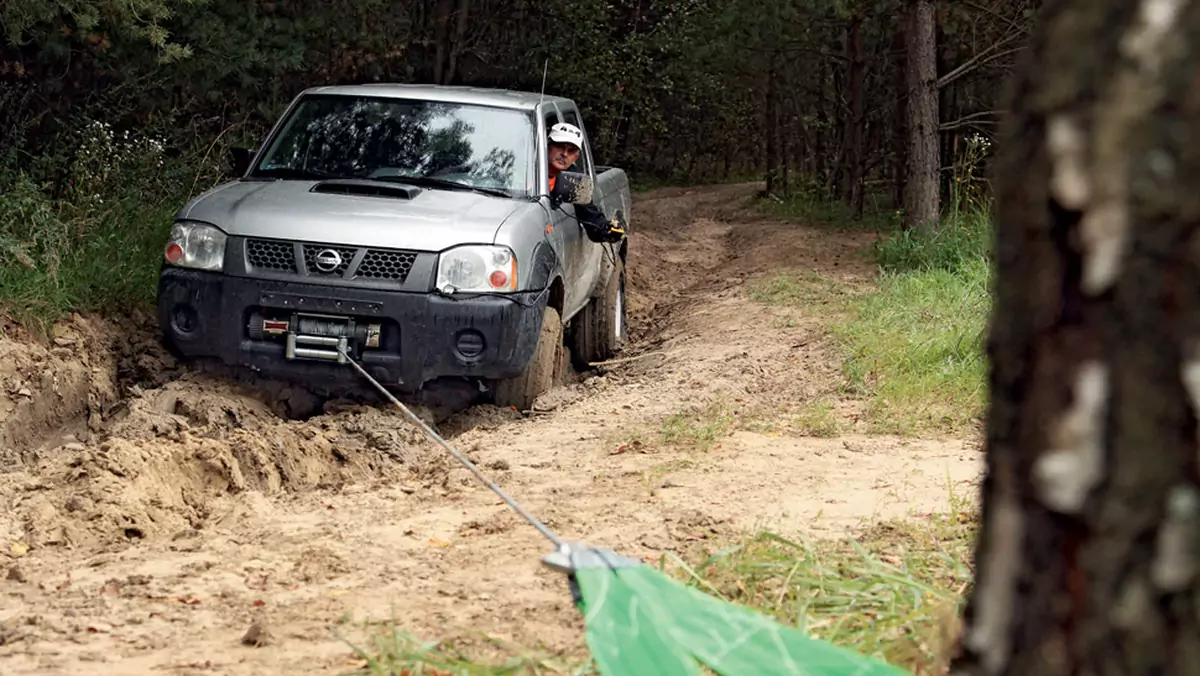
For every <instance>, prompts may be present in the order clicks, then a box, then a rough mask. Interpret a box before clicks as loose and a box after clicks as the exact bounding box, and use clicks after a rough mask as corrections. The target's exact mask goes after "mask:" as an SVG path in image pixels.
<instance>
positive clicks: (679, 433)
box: [662, 400, 735, 451]
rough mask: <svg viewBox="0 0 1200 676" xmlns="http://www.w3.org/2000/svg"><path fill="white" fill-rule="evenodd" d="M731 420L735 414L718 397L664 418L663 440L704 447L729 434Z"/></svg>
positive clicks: (712, 444)
mask: <svg viewBox="0 0 1200 676" xmlns="http://www.w3.org/2000/svg"><path fill="white" fill-rule="evenodd" d="M734 422H735V416H734V414H733V413H732V412H731V411H730V410H729V408H728V406H727V405H725V404H724V403H722V402H721V401H720V400H718V401H714V402H712V403H711V404H709V405H707V406H705V407H703V408H699V409H689V410H686V411H681V412H679V413H675V414H673V415H670V416H668V417H667V419H666V420H664V421H663V425H662V440H663V442H664V443H666V444H668V445H675V446H687V447H690V448H694V449H696V450H699V451H707V450H709V449H711V448H712V447H713V446H715V445H716V444H717V443H718V442H720V441H721V440H722V439H724V438H725V437H726V435H728V433H729V431H730V430H731V429H732V428H733V425H734Z"/></svg>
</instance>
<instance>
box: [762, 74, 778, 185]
mask: <svg viewBox="0 0 1200 676" xmlns="http://www.w3.org/2000/svg"><path fill="white" fill-rule="evenodd" d="M769 58H770V62H769V63H768V65H767V102H766V103H767V105H766V111H765V112H766V116H767V119H766V125H765V126H766V130H767V147H766V153H767V180H766V183H767V185H766V191H767V194H771V193H772V192H774V191H775V188H776V187H778V185H777V184H778V181H779V142H778V130H779V87H778V84H779V83H778V81H777V80H778V76H777V73H776V70H775V65H776V58H775V55H774V54H771V56H770V57H769Z"/></svg>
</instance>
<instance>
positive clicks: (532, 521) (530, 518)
mask: <svg viewBox="0 0 1200 676" xmlns="http://www.w3.org/2000/svg"><path fill="white" fill-rule="evenodd" d="M337 349H338V352H340V353H341V354H342V356H343V357H345V358H346V361H347V362H349V363H350V365H351V366H353V367H354V368H355V370H357V371H358V372H359V373H360V374H362V376H363V377H364V378H366V379H367V380H369V381H370V382H371V384H372V385H374V386H375V389H377V390H379V391H380V392H381V393H383V396H385V397H387V398H388V399H390V400H391V402H392V403H393V404H395V405H396V407H397V408H399V409H400V410H401V411H402V412H403V413H404V414H405V415H406V416H408V419H409V420H411V421H412V422H413V424H414V425H416V426H417V427H419V428H420V429H421V431H423V432H425V434H426V435H427V436H428V437H429V438H431V439H433V440H434V441H435V442H436V443H437V444H438V445H439V446H441V447H442V448H444V449H446V452H447V453H449V454H450V455H452V456H454V459H455V460H458V461H459V462H460V463H462V465H463V467H466V468H467V470H469V471H470V472H471V473H472V474H474V475H475V478H476V479H479V481H481V482H482V483H483V484H484V485H486V486H487V487H488V488H490V489H492V492H493V493H495V494H496V495H498V496H500V499H501V500H503V501H504V502H505V503H507V504H508V506H509V507H511V508H512V509H513V511H515V512H516V513H517V514H519V515H520V516H521V518H522V519H525V521H527V522H529V525H531V526H533V527H534V528H536V529H537V530H538V532H540V533H541V534H542V535H543V536H544V537H545V538H546V539H547V540H549V541H550V542H551V544H553V545H554V546H555V548H556V549H563V548H564V547H566V542H564V541H563V539H562V538H560V537H559V536H558V535H557V534H556V533H555V532H554V531H552V530H550V528H549V526H547V525H546V524H544V523H542V522H541V521H540V520H538V518H537V517H535V516H534V515H533V514H531V513H529V511H528V510H526V509H525V508H524V507H522V506H521V503H519V502H517V501H516V500H514V499H513V498H512V497H510V496H509V495H508V494H507V493H505V492H504V489H502V488H500V487H499V486H497V485H496V483H495V482H494V481H492V480H491V479H489V478H488V477H487V475H486V474H484V473H483V472H482V471H480V469H479V468H478V467H476V466H475V463H473V462H471V461H470V460H468V459H467V457H466V456H465V455H463V454H462V453H459V452H458V451H457V450H455V449H454V447H453V446H451V445H450V444H449V443H447V442H446V440H445V439H443V438H442V436H441V435H440V434H438V433H437V432H435V431H434V430H433V428H431V427H430V426H429V425H427V424H425V421H424V420H421V419H420V418H419V417H417V414H415V413H413V412H412V410H410V409H409V408H408V407H407V406H405V405H404V404H402V403H400V400H399V399H397V398H396V397H394V396H392V393H391V392H388V391H387V388H385V387H384V386H383V385H381V384H379V381H378V380H376V379H375V378H373V377H372V376H371V374H370V373H367V372H366V370H365V369H363V367H362V366H360V365H359V364H358V362H357V361H355V360H354V358H353V357H351V356H350V355H349V354H347V353H346V351H345V349H343V348H342V347H340V346H339V347H338V348H337Z"/></svg>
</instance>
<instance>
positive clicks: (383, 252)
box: [246, 239, 417, 284]
mask: <svg viewBox="0 0 1200 676" xmlns="http://www.w3.org/2000/svg"><path fill="white" fill-rule="evenodd" d="M297 249H299V256H297ZM359 254H361V256H360V255H359ZM360 259H361V260H360ZM416 260H417V254H416V253H414V252H412V251H397V250H395V249H370V248H362V249H360V248H357V247H347V246H339V245H328V244H316V243H312V242H304V243H302V244H301V246H299V247H296V246H295V245H294V244H293V243H292V242H287V241H281V240H271V239H247V240H246V267H247V270H248V271H249V272H266V273H271V274H276V275H277V274H281V273H283V274H292V275H299V274H301V273H302V272H304V273H307V274H308V275H309V276H312V277H318V278H319V277H336V278H338V279H346V280H353V279H370V280H377V281H385V282H396V283H399V284H403V283H404V280H405V279H407V278H408V273H409V272H410V271H411V270H412V267H413V264H414V263H416ZM335 263H336V264H335Z"/></svg>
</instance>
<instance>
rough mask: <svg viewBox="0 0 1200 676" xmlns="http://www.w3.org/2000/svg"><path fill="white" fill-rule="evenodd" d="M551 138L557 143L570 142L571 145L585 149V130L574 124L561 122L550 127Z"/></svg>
mask: <svg viewBox="0 0 1200 676" xmlns="http://www.w3.org/2000/svg"><path fill="white" fill-rule="evenodd" d="M550 140H551V141H554V142H555V143H570V144H571V145H573V146H575V147H576V148H579V149H580V150H582V149H583V132H582V131H581V130H580V129H579V127H576V126H575V125H573V124H567V123H566V122H559V123H558V124H556V125H554V126H553V127H550Z"/></svg>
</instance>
